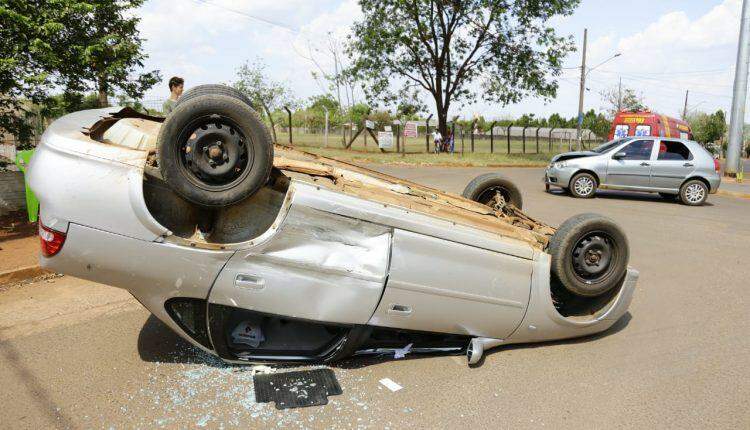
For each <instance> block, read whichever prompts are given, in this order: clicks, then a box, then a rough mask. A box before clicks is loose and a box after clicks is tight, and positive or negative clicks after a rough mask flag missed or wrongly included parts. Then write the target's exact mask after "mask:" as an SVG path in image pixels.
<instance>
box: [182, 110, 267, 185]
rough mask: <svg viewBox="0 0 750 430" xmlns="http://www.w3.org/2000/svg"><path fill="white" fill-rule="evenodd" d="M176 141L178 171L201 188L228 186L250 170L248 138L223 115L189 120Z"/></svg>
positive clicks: (250, 148) (249, 142)
mask: <svg viewBox="0 0 750 430" xmlns="http://www.w3.org/2000/svg"><path fill="white" fill-rule="evenodd" d="M177 142H178V144H177V145H176V150H177V160H178V165H179V168H180V171H181V172H182V174H183V175H184V176H185V177H186V178H187V179H188V181H190V183H191V184H193V185H194V186H196V187H198V188H201V189H203V190H207V191H214V192H216V191H224V190H228V189H231V188H233V187H235V186H236V185H237V184H238V183H240V182H242V181H243V180H244V179H245V178H246V177H247V176H248V175H249V174H250V171H251V170H252V165H253V160H254V158H255V153H254V149H253V145H252V144H251V140H250V138H249V137H248V136H245V134H244V133H243V132H242V130H241V129H240V127H239V126H238V125H237V123H236V122H234V121H233V120H232V119H231V118H228V117H226V116H222V115H207V116H203V117H199V118H196V119H194V120H192V121H190V122H189V123H188V124H187V125H185V126H184V127H183V128H182V130H181V131H180V134H179V136H178V139H177Z"/></svg>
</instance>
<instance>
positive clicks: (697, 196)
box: [685, 184, 706, 203]
mask: <svg viewBox="0 0 750 430" xmlns="http://www.w3.org/2000/svg"><path fill="white" fill-rule="evenodd" d="M705 196H706V189H705V188H704V187H702V186H701V185H700V184H690V185H688V187H687V188H686V189H685V199H686V200H687V201H688V202H690V203H700V202H701V201H702V200H703V198H704V197H705Z"/></svg>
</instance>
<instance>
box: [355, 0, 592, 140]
mask: <svg viewBox="0 0 750 430" xmlns="http://www.w3.org/2000/svg"><path fill="white" fill-rule="evenodd" d="M578 3H579V0H527V1H523V2H510V1H507V0H464V1H446V0H359V4H360V6H361V8H362V11H363V14H364V17H363V19H362V20H361V21H359V22H356V23H355V24H354V25H353V27H352V33H353V36H352V38H351V39H350V41H349V43H348V45H347V47H346V50H347V53H348V55H349V56H350V58H351V59H352V64H351V67H350V68H349V70H348V73H349V74H350V75H351V76H354V77H355V78H356V79H357V80H359V81H360V82H362V84H363V85H364V89H365V93H366V95H367V96H368V99H369V100H370V101H371V102H372V101H373V100H375V99H376V98H379V99H380V100H383V101H384V102H385V103H388V102H392V101H393V100H394V99H395V98H396V95H395V94H394V91H393V88H394V86H395V83H397V82H398V80H399V79H400V80H402V81H404V82H406V83H407V85H408V84H413V85H419V86H420V87H421V88H422V89H424V90H426V91H428V92H429V93H430V94H431V95H432V98H433V99H434V101H435V110H436V111H437V116H438V127H439V129H440V132H441V133H443V134H445V133H446V131H447V130H446V128H447V122H448V112H449V110H450V107H451V105H452V104H454V103H457V102H473V101H474V100H476V99H477V98H482V99H483V100H486V101H494V102H500V103H504V104H507V103H512V102H517V101H519V100H521V99H522V98H523V97H526V96H530V95H534V96H542V97H544V98H551V97H553V96H554V95H555V94H556V90H557V83H556V82H555V81H554V80H553V78H554V77H555V76H557V75H559V73H560V64H561V61H562V59H563V57H564V56H565V55H566V54H567V53H568V52H570V51H572V50H573V49H574V47H573V44H572V41H571V39H570V38H565V37H558V36H557V35H556V33H555V31H554V29H552V28H551V27H549V26H548V21H549V19H550V18H552V17H554V16H557V15H569V14H571V13H572V12H573V10H574V8H575V7H576V6H577V5H578ZM480 79H481V80H482V81H483V82H482V86H481V88H479V86H478V85H475V84H476V83H478V81H479V80H480ZM394 81H396V82H394Z"/></svg>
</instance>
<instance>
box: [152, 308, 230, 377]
mask: <svg viewBox="0 0 750 430" xmlns="http://www.w3.org/2000/svg"><path fill="white" fill-rule="evenodd" d="M138 354H139V355H140V356H141V359H142V360H143V361H148V362H153V363H184V364H205V365H207V366H213V367H227V364H225V363H224V362H223V361H221V360H220V359H218V358H217V357H214V356H213V355H211V354H208V353H205V352H203V351H201V350H200V349H198V348H196V347H194V346H193V345H191V344H190V343H189V342H188V341H186V340H185V339H183V338H181V337H180V336H178V335H177V333H175V332H174V331H172V329H170V328H169V327H167V326H166V325H165V324H164V323H163V322H161V321H159V319H158V318H156V317H155V316H153V315H150V316H149V317H148V319H147V320H146V322H145V324H143V327H142V328H141V331H140V333H139V334H138Z"/></svg>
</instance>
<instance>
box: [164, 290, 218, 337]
mask: <svg viewBox="0 0 750 430" xmlns="http://www.w3.org/2000/svg"><path fill="white" fill-rule="evenodd" d="M164 307H165V308H166V310H167V313H168V314H169V316H170V317H172V319H173V320H174V321H175V322H176V323H177V325H178V326H180V328H181V329H182V330H184V331H185V333H187V334H188V335H190V337H191V338H193V339H194V340H195V341H196V342H198V343H200V344H201V345H203V346H205V347H206V348H208V349H213V347H212V346H211V341H210V340H209V339H208V327H207V326H206V301H205V300H201V299H193V298H187V297H175V298H172V299H169V300H167V302H166V303H164Z"/></svg>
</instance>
